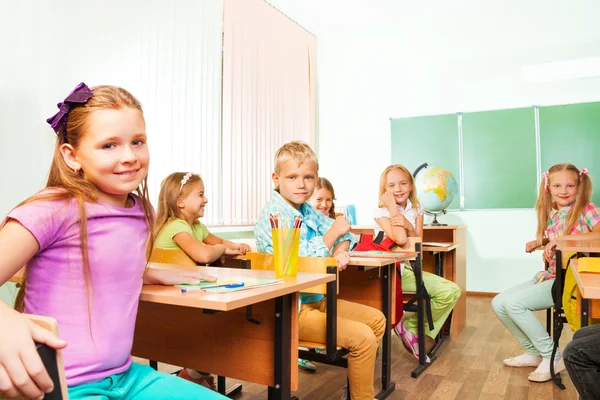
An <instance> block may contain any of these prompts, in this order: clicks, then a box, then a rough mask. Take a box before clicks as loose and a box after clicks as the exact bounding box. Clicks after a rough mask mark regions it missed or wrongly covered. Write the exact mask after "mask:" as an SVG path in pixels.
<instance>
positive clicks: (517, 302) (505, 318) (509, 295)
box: [492, 279, 560, 360]
mask: <svg viewBox="0 0 600 400" xmlns="http://www.w3.org/2000/svg"><path fill="white" fill-rule="evenodd" d="M553 283H554V279H549V280H547V281H544V282H541V283H538V284H535V283H533V280H529V281H527V282H523V283H521V284H520V285H517V286H515V287H512V288H510V289H508V290H506V291H504V292H502V293H500V294H499V295H497V296H496V297H494V299H493V300H492V308H493V309H494V312H495V313H496V315H497V316H498V318H500V321H502V323H503V324H504V326H506V327H507V328H508V330H509V331H510V332H511V333H512V334H513V336H514V337H516V338H517V340H518V341H519V343H521V346H523V348H524V349H525V351H526V352H527V354H530V355H532V356H542V357H543V358H544V359H546V360H549V359H550V358H551V357H552V348H553V346H554V342H552V338H550V335H548V332H546V328H545V327H544V325H542V322H541V321H540V320H539V319H538V317H537V316H536V315H535V314H534V313H533V312H534V311H539V310H546V309H548V308H550V307H552V306H553V305H554V301H552V284H553ZM559 354H560V353H559V352H558V351H557V353H556V357H557V358H558V356H559Z"/></svg>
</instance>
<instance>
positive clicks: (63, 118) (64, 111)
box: [46, 82, 93, 135]
mask: <svg viewBox="0 0 600 400" xmlns="http://www.w3.org/2000/svg"><path fill="white" fill-rule="evenodd" d="M92 95H93V93H92V91H91V90H90V88H89V87H87V85H86V84H85V83H83V82H81V83H80V84H79V85H77V86H76V87H75V89H73V91H72V92H71V93H69V95H68V96H67V98H66V99H65V100H64V101H63V102H62V103H58V104H57V105H56V106H57V107H58V110H59V111H58V112H57V113H56V114H54V116H52V117H50V118H48V119H47V120H46V122H47V123H49V124H50V126H51V127H52V129H54V132H56V134H57V135H58V133H59V132H60V130H61V128H62V127H63V126H64V125H65V124H66V122H67V115H69V111H71V104H85V103H87V101H88V100H89V99H90V97H92Z"/></svg>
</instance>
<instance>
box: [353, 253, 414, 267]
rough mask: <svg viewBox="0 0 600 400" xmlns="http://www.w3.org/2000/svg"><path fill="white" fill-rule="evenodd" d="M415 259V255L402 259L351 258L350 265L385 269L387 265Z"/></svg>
mask: <svg viewBox="0 0 600 400" xmlns="http://www.w3.org/2000/svg"><path fill="white" fill-rule="evenodd" d="M413 258H415V256H414V255H407V256H402V257H393V258H392V257H382V258H377V257H353V256H351V257H350V264H348V265H353V266H359V267H385V266H386V265H390V264H395V263H397V262H400V261H405V260H411V259H413Z"/></svg>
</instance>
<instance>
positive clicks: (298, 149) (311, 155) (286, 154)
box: [275, 141, 319, 175]
mask: <svg viewBox="0 0 600 400" xmlns="http://www.w3.org/2000/svg"><path fill="white" fill-rule="evenodd" d="M292 159H293V160H294V161H296V162H298V165H302V164H304V163H314V164H315V166H316V167H317V172H319V160H318V159H317V155H316V154H315V152H314V151H313V150H312V149H311V148H310V146H309V145H307V144H306V143H304V142H299V141H294V142H289V143H286V144H284V145H283V146H281V147H280V148H279V150H277V152H276V153H275V173H276V174H277V175H279V173H280V172H281V166H282V165H283V164H284V163H285V162H287V161H289V160H292Z"/></svg>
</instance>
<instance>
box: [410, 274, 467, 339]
mask: <svg viewBox="0 0 600 400" xmlns="http://www.w3.org/2000/svg"><path fill="white" fill-rule="evenodd" d="M423 283H424V284H425V288H426V289H427V293H429V296H430V297H431V316H432V317H433V330H430V329H429V324H428V323H427V320H425V334H426V335H427V336H429V337H430V338H432V339H435V337H436V336H437V334H438V333H439V331H440V329H442V326H443V325H444V322H446V318H448V315H450V312H451V311H452V309H453V308H454V305H455V304H456V302H457V301H458V299H459V298H460V288H459V287H458V285H457V284H456V283H454V282H451V281H449V280H448V279H444V278H442V277H440V276H437V275H435V274H430V273H429V272H425V271H423ZM402 290H403V291H405V292H416V291H417V280H416V278H415V273H414V272H413V271H412V269H410V267H408V266H405V267H404V271H403V272H402ZM417 317H418V316H417V314H416V313H415V314H414V315H412V316H411V317H410V318H409V319H408V320H406V321H405V322H404V327H405V328H406V329H408V330H409V331H411V332H412V333H414V334H415V335H416V334H417V332H418V323H417Z"/></svg>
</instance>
